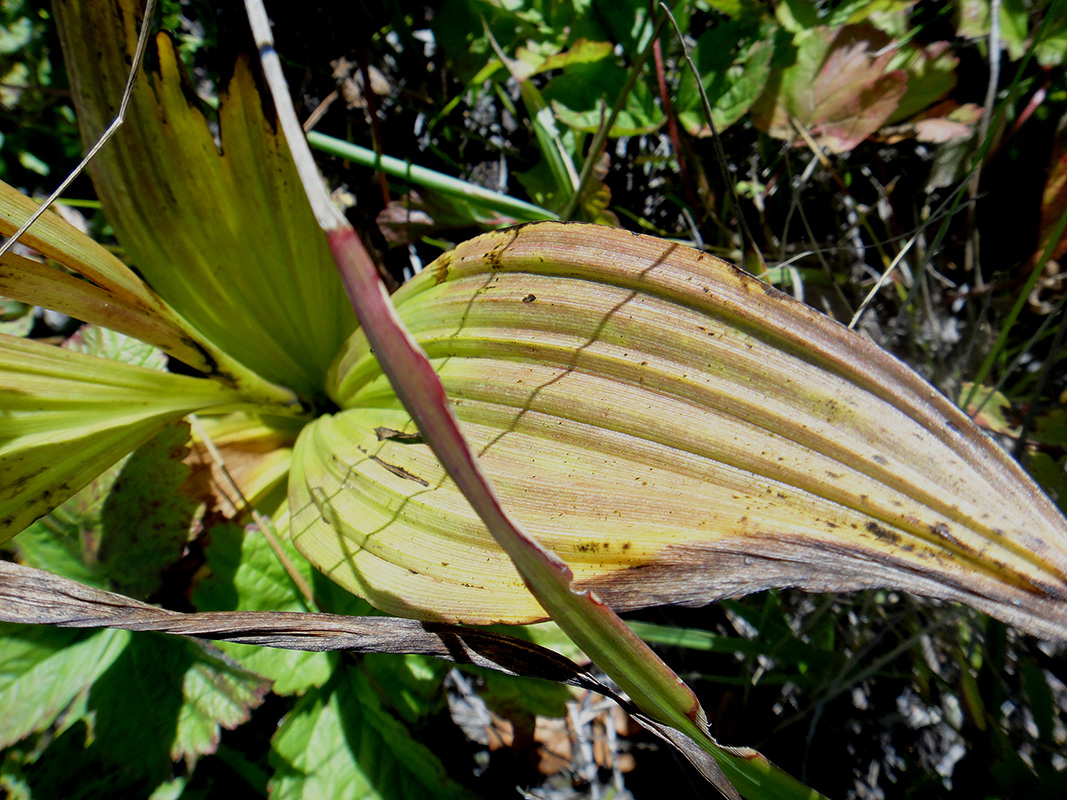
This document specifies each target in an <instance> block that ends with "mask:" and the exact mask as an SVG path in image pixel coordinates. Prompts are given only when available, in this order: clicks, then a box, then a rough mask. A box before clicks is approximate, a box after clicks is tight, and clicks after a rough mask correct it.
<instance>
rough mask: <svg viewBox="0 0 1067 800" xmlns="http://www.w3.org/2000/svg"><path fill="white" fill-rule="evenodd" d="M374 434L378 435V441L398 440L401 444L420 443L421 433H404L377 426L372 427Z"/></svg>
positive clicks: (421, 440)
mask: <svg viewBox="0 0 1067 800" xmlns="http://www.w3.org/2000/svg"><path fill="white" fill-rule="evenodd" d="M374 435H375V436H377V437H378V441H379V442H383V441H385V440H386V439H388V440H390V441H393V442H399V443H401V444H422V443H423V438H422V434H419V433H404V432H403V431H398V430H395V429H393V428H386V427H384V426H379V427H377V428H375V429H374Z"/></svg>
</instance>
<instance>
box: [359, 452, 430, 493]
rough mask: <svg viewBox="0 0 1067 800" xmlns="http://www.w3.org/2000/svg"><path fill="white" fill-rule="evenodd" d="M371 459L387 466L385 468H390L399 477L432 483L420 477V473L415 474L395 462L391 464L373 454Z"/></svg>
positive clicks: (424, 483) (425, 483)
mask: <svg viewBox="0 0 1067 800" xmlns="http://www.w3.org/2000/svg"><path fill="white" fill-rule="evenodd" d="M370 460H371V461H373V462H374V463H375V464H380V465H381V466H383V467H385V469H387V470H389V472H391V473H393V474H394V475H396V476H397V477H398V478H405V479H406V480H409V481H415V483H419V484H422V485H423V486H427V487H428V486H429V485H430V482H429V481H428V480H426V479H425V478H420V477H419V476H418V475H415V474H414V473H412V472H408V471H407V470H406V469H404V468H403V467H398V466H396V465H395V464H390V463H388V462H387V461H383V460H382V459H380V458H378V456H371V457H370Z"/></svg>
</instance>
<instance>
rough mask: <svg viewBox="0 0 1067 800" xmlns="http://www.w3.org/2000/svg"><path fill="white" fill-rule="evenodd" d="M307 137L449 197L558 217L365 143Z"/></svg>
mask: <svg viewBox="0 0 1067 800" xmlns="http://www.w3.org/2000/svg"><path fill="white" fill-rule="evenodd" d="M307 140H308V144H310V145H311V146H312V147H314V148H315V149H316V150H321V151H322V152H324V153H329V154H330V155H334V156H339V157H341V158H347V159H348V160H349V161H354V162H355V163H357V164H359V165H361V166H364V167H371V168H373V169H380V170H381V171H382V172H384V173H385V174H387V175H391V176H393V177H394V178H400V179H402V180H405V181H408V182H409V183H414V184H416V185H417V186H425V187H427V188H428V189H433V190H435V191H438V192H440V193H441V194H447V195H449V196H451V197H459V198H462V199H464V200H469V201H472V202H474V203H477V204H478V205H480V206H484V207H485V208H488V209H490V210H492V211H499V212H500V213H502V214H507V215H509V216H511V217H514V218H516V219H517V220H518V221H520V222H533V221H534V220H542V219H559V217H558V216H556V215H555V214H553V213H552V212H551V211H549V210H547V209H544V208H541V207H540V206H535V205H534V204H533V203H527V202H526V201H524V200H518V199H516V198H514V197H509V196H508V195H506V194H500V193H499V192H491V191H489V190H488V189H484V188H482V187H481V186H478V185H476V184H473V183H468V182H467V181H462V180H460V179H459V178H453V177H451V176H449V175H445V174H443V173H441V172H436V171H435V170H432V169H427V168H426V167H420V166H417V165H415V164H412V163H411V162H410V161H403V160H401V159H399V158H394V157H392V156H382V157H381V158H379V157H378V155H377V154H376V153H375V152H374V151H373V150H368V149H367V148H366V147H360V146H359V145H358V144H352V143H351V142H345V141H342V140H340V139H335V138H333V137H332V136H326V135H325V134H322V133H317V132H315V131H312V132H311V133H309V134H308V135H307Z"/></svg>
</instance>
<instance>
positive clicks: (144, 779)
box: [87, 633, 199, 789]
mask: <svg viewBox="0 0 1067 800" xmlns="http://www.w3.org/2000/svg"><path fill="white" fill-rule="evenodd" d="M198 649H199V645H197V644H195V643H194V642H192V641H191V640H188V639H179V638H176V637H170V636H160V635H156V634H143V633H142V634H138V635H136V636H133V637H131V638H130V641H129V644H128V645H127V647H126V648H125V649H124V650H123V652H122V655H121V656H120V657H119V658H117V659H115V661H114V662H113V663H112V664H111V666H110V667H109V668H108V669H107V670H106V671H105V672H104V673H103V674H101V675H100V677H99V678H98V679H97V680H96V682H95V683H94V684H93V686H92V689H91V690H90V692H89V708H90V709H91V710H92V711H93V712H94V715H95V723H94V725H93V734H94V736H93V740H92V743H91V744H90V745H89V748H88V750H87V755H91V756H93V757H94V758H99V759H100V760H101V761H102V762H103V763H104V764H105V765H107V766H108V767H110V768H113V769H115V770H116V773H117V778H116V780H118V781H119V782H120V786H122V785H124V786H126V787H130V788H131V789H132V787H145V788H148V787H154V786H155V785H156V784H158V783H159V782H160V781H162V780H164V779H165V778H166V777H168V776H169V774H170V771H171V764H172V759H171V748H172V747H173V744H174V742H175V737H176V735H177V730H178V720H179V718H180V717H181V714H182V706H183V704H184V696H183V693H182V692H183V683H184V680H185V674H186V672H187V671H188V670H189V669H191V668H192V667H193V665H194V663H195V661H196V656H197V652H196V651H197V650H198Z"/></svg>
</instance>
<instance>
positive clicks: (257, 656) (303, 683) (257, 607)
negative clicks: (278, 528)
mask: <svg viewBox="0 0 1067 800" xmlns="http://www.w3.org/2000/svg"><path fill="white" fill-rule="evenodd" d="M281 544H282V547H283V548H284V549H285V551H286V552H287V553H289V555H290V556H291V559H292V562H293V564H294V565H295V567H296V568H297V569H298V570H299V571H300V572H301V574H303V576H304V577H305V578H306V579H308V580H310V579H311V577H312V574H313V573H314V570H313V569H312V567H311V565H310V564H308V562H307V560H306V559H304V558H303V557H302V556H301V555H300V554H299V553H298V552H296V549H295V548H294V547H293V546H292V544H291V543H290V542H289V540H288V538H283V539H282V541H281ZM205 555H206V556H207V564H208V567H209V569H210V573H209V575H208V577H207V578H205V579H204V580H203V581H202V582H201V583H199V584H198V585H197V586H196V587H195V588H194V589H193V593H192V600H193V603H194V604H195V605H196V607H197V608H198V609H200V610H202V611H306V610H307V607H306V606H305V604H304V602H303V599H302V598H301V596H300V593H299V592H298V591H297V589H296V587H295V586H294V585H293V582H292V580H290V578H289V576H288V575H287V574H286V572H285V570H284V569H283V568H282V565H281V563H280V562H279V561H278V558H277V556H275V555H274V552H273V551H272V550H271V549H270V546H269V545H268V544H267V541H266V539H265V538H264V537H263V534H261V533H260V532H259V531H257V530H254V529H251V530H248V531H244V530H242V529H241V528H239V527H237V526H235V525H216V526H214V527H213V528H211V530H210V532H209V543H208V546H207V548H206V549H205ZM218 646H219V648H220V649H221V650H222V651H223V652H225V653H226V654H227V655H229V656H230V657H231V658H233V659H235V660H236V661H237V662H238V663H239V664H241V666H243V667H244V668H245V669H247V670H249V671H251V672H254V673H256V674H258V675H262V676H264V677H265V678H270V679H271V680H272V681H274V686H273V690H274V692H275V693H277V694H282V695H286V694H300V693H303V692H305V691H307V690H308V689H310V688H312V687H314V686H321V685H322V684H323V683H325V682H326V680H327V679H328V678H329V677H330V673H331V671H332V664H333V661H332V659H331V657H330V656H329V655H328V654H326V653H311V652H302V651H299V650H275V649H273V648H268V647H253V646H251V645H244V644H233V643H230V642H221V643H219V645H218Z"/></svg>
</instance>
